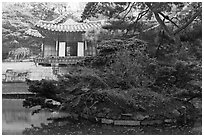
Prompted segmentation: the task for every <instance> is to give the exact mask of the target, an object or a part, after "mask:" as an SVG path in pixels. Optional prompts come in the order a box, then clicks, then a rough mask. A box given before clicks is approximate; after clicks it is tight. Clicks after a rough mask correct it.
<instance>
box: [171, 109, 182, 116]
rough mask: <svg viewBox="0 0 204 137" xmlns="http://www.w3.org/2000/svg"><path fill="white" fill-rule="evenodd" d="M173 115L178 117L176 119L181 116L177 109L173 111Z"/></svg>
mask: <svg viewBox="0 0 204 137" xmlns="http://www.w3.org/2000/svg"><path fill="white" fill-rule="evenodd" d="M172 114H173V115H174V116H176V117H179V116H180V115H181V113H180V112H179V111H178V110H176V109H174V110H173V111H172Z"/></svg>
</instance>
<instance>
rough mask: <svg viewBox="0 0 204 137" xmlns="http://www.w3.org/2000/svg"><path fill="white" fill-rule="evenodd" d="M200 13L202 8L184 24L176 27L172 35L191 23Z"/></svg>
mask: <svg viewBox="0 0 204 137" xmlns="http://www.w3.org/2000/svg"><path fill="white" fill-rule="evenodd" d="M201 13H202V9H200V10H199V11H198V12H196V13H195V14H194V15H193V16H192V17H191V18H190V20H189V21H188V22H187V23H186V24H185V25H183V26H182V27H181V28H179V29H177V30H176V31H175V32H174V35H176V34H178V33H179V32H181V31H182V30H183V29H185V28H186V27H188V25H189V24H191V22H193V21H194V19H195V18H196V17H197V16H199V15H200V14H201Z"/></svg>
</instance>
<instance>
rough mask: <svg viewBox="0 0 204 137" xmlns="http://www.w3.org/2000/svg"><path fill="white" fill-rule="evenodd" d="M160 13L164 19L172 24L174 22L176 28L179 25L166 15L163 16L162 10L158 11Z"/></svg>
mask: <svg viewBox="0 0 204 137" xmlns="http://www.w3.org/2000/svg"><path fill="white" fill-rule="evenodd" d="M158 13H159V14H160V15H162V17H164V18H165V19H167V20H169V21H170V22H171V23H172V24H174V25H175V26H176V27H177V28H179V26H178V25H177V24H176V23H175V22H173V21H172V20H171V19H170V18H169V17H168V16H165V15H164V14H163V13H162V12H158Z"/></svg>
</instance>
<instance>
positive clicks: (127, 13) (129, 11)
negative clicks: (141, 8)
mask: <svg viewBox="0 0 204 137" xmlns="http://www.w3.org/2000/svg"><path fill="white" fill-rule="evenodd" d="M134 5H135V2H133V3H132V5H131V7H130V9H129V10H128V12H127V13H126V14H125V15H124V16H123V19H124V18H125V17H126V16H127V15H128V13H130V11H131V9H132V7H133V6H134Z"/></svg>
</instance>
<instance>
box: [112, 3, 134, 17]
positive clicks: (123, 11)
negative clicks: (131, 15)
mask: <svg viewBox="0 0 204 137" xmlns="http://www.w3.org/2000/svg"><path fill="white" fill-rule="evenodd" d="M130 5H131V3H128V5H127V7H126V8H125V9H124V10H122V11H121V12H119V13H118V14H117V15H116V16H115V18H117V17H118V16H119V15H120V14H121V13H122V12H124V11H126V10H127V9H128V8H129V7H130Z"/></svg>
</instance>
